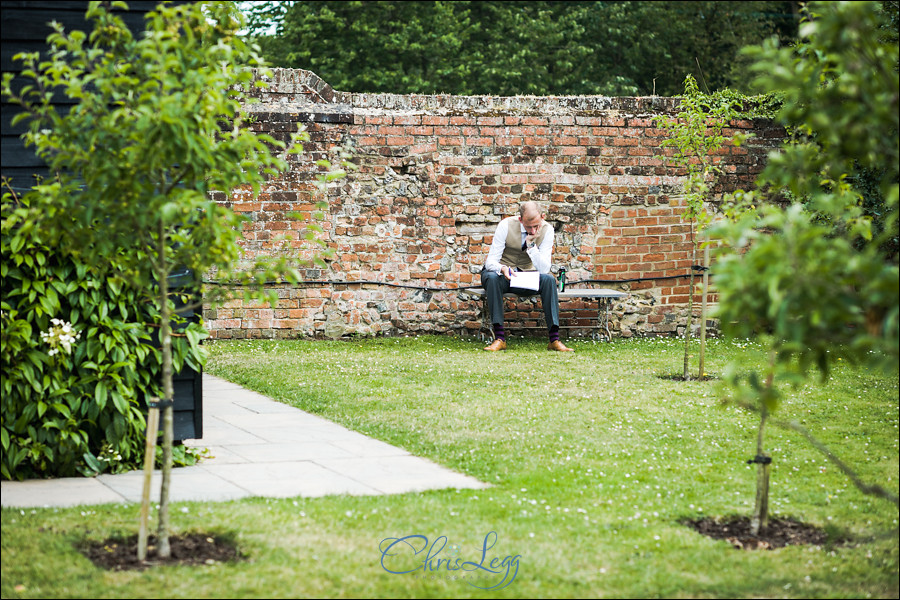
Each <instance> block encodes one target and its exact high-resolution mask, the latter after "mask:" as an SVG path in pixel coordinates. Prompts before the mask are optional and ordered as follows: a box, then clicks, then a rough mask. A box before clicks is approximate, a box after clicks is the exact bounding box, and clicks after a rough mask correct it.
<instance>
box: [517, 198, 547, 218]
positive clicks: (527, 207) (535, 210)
mask: <svg viewBox="0 0 900 600" xmlns="http://www.w3.org/2000/svg"><path fill="white" fill-rule="evenodd" d="M535 216H537V217H540V216H542V215H541V205H540V204H538V203H537V202H535V201H533V200H528V201H527V202H522V203H521V204H520V205H519V217H520V218H521V219H527V218H529V217H535Z"/></svg>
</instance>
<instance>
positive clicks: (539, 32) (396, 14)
mask: <svg viewBox="0 0 900 600" xmlns="http://www.w3.org/2000/svg"><path fill="white" fill-rule="evenodd" d="M244 4H245V5H248V9H247V12H248V14H249V16H250V28H249V34H250V36H251V37H253V38H254V39H255V40H256V41H257V42H258V43H259V44H260V46H261V47H262V53H263V56H264V57H265V58H266V60H267V61H268V62H269V63H270V64H271V65H272V66H276V67H291V68H301V69H309V70H311V71H313V72H315V73H316V74H317V75H319V76H320V77H322V78H323V79H324V80H325V81H327V82H328V83H329V84H331V85H332V86H333V87H334V88H335V89H338V90H342V91H350V92H391V93H398V94H412V93H421V94H431V93H448V94H497V95H516V94H535V95H548V94H558V95H581V94H608V95H620V96H631V95H650V94H653V93H654V92H655V93H656V94H658V95H667V96H674V95H677V94H678V93H680V91H681V85H682V82H683V81H684V78H685V76H686V75H688V74H691V75H693V76H694V78H695V79H696V80H697V81H698V82H701V87H702V88H703V89H706V90H707V91H712V90H716V89H720V88H723V87H732V88H734V89H736V90H739V91H748V90H747V83H748V72H747V69H746V67H747V65H748V60H747V59H746V58H743V57H741V56H740V55H739V50H740V49H741V48H742V47H744V46H747V45H749V44H756V43H759V42H761V41H762V40H763V39H765V38H766V37H767V36H770V35H776V36H778V37H779V38H780V39H782V40H783V41H789V40H793V39H794V38H795V36H796V28H797V23H798V9H799V3H797V2H758V1H757V2H712V1H687V2H677V1H660V2H618V1H616V2H575V1H558V2H544V1H529V2H520V1H511V2H478V1H454V2H446V1H429V2H423V1H415V2H359V1H353V2H338V1H324V2H321V1H316V2H248V3H244ZM273 26H274V28H275V29H274V31H273V32H272V31H271V30H272V27H273Z"/></svg>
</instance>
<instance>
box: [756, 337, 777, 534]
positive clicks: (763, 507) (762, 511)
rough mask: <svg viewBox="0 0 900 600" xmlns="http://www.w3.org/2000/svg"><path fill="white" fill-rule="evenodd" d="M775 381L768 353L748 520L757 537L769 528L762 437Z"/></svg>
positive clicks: (766, 464)
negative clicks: (769, 398)
mask: <svg viewBox="0 0 900 600" xmlns="http://www.w3.org/2000/svg"><path fill="white" fill-rule="evenodd" d="M774 379H775V353H774V352H770V353H769V374H768V376H767V377H766V387H765V390H764V391H763V394H764V395H763V396H762V397H761V398H760V411H759V430H758V431H757V434H756V457H755V458H754V459H753V462H755V463H756V505H755V507H754V509H753V518H752V519H751V520H750V533H751V534H753V535H759V533H760V532H765V531H766V529H768V527H769V473H770V470H771V463H772V461H771V459H770V458H769V457H768V456H766V454H765V448H764V445H763V436H764V434H765V429H766V420H767V419H768V418H769V408H768V406H767V404H766V400H767V397H768V396H769V395H770V394H771V393H772V385H773V382H774Z"/></svg>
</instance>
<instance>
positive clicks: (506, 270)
mask: <svg viewBox="0 0 900 600" xmlns="http://www.w3.org/2000/svg"><path fill="white" fill-rule="evenodd" d="M500 274H501V275H503V276H504V277H506V278H507V279H512V274H513V270H512V267H507V266H506V265H503V266H502V267H500Z"/></svg>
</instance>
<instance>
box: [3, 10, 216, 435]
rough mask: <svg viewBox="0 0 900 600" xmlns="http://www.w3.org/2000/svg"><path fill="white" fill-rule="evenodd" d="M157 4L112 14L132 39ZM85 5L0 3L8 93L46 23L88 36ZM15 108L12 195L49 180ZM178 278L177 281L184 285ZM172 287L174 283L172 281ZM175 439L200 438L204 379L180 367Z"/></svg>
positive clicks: (19, 81) (7, 151)
mask: <svg viewBox="0 0 900 600" xmlns="http://www.w3.org/2000/svg"><path fill="white" fill-rule="evenodd" d="M156 6H157V2H147V1H133V0H132V1H129V2H128V7H129V10H128V11H122V10H119V9H114V10H115V12H117V13H118V14H119V15H120V16H121V18H122V20H123V21H124V22H125V24H126V25H127V26H128V27H129V29H131V30H132V31H133V32H134V33H135V34H138V33H140V32H141V31H143V30H144V17H145V15H146V13H147V12H149V11H151V10H153V9H155V8H156ZM87 7H88V2H86V1H81V2H75V1H67V0H52V1H44V2H40V1H37V2H35V1H12V0H0V25H2V31H0V33H2V35H0V42H2V56H0V66H2V71H3V72H4V73H14V74H15V75H16V77H15V78H14V80H13V89H14V90H19V89H21V87H22V86H23V85H24V84H25V83H26V80H25V79H24V78H22V77H21V76H20V75H19V74H20V73H21V72H22V64H21V63H20V62H19V61H15V60H13V57H14V56H15V55H16V54H18V53H20V52H44V51H46V49H47V41H46V40H47V36H48V35H49V34H50V33H52V32H53V29H52V27H51V26H50V23H51V22H52V21H57V22H59V23H61V24H62V25H63V26H64V28H65V29H66V31H72V30H76V29H80V30H82V31H88V30H89V28H90V24H89V23H88V21H87V19H86V18H85V12H86V10H87ZM54 102H55V103H56V104H57V105H58V106H59V109H60V112H64V111H65V110H66V107H67V106H68V105H71V103H72V100H70V99H68V98H66V97H65V96H64V95H63V94H59V95H57V97H56V98H54ZM20 110H21V109H20V108H19V107H18V106H16V105H14V104H10V103H8V102H7V99H6V98H3V101H2V109H0V113H2V114H0V117H2V144H0V151H2V156H0V173H2V176H3V177H5V178H8V180H9V181H10V183H11V186H12V187H13V188H14V189H16V190H17V191H23V190H26V189H29V188H30V187H31V186H32V185H33V184H34V182H35V178H43V177H47V176H49V175H50V172H49V170H48V168H47V165H46V164H45V163H44V162H43V161H42V160H41V159H40V157H38V156H37V155H35V153H34V151H33V149H32V148H26V147H25V143H24V141H23V140H22V139H21V137H20V136H21V134H22V133H24V132H25V131H26V128H27V126H26V124H25V123H19V124H18V125H16V126H15V127H13V126H12V118H13V117H14V116H15V115H16V114H18V113H19V112H20ZM189 279H190V277H189V276H188V277H185V274H180V279H179V281H180V280H189ZM173 283H174V284H175V285H177V284H178V283H179V282H178V281H176V282H173ZM184 316H185V317H188V318H190V319H193V320H198V319H199V311H197V314H194V313H191V314H185V315H184ZM174 383H175V439H177V440H186V439H199V438H201V437H202V436H203V405H202V396H203V379H202V373H200V372H196V371H194V370H192V369H190V368H189V367H185V368H184V369H183V370H182V371H181V372H180V373H178V374H177V375H176V376H175V382H174Z"/></svg>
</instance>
